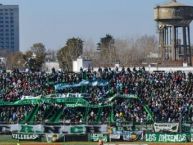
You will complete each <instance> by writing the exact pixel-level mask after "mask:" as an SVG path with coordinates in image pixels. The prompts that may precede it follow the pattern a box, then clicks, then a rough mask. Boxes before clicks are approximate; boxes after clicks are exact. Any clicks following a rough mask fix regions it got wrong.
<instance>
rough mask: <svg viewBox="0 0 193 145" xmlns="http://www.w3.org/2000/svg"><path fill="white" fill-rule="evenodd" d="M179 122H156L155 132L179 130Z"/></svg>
mask: <svg viewBox="0 0 193 145" xmlns="http://www.w3.org/2000/svg"><path fill="white" fill-rule="evenodd" d="M178 128H179V123H154V130H155V132H178Z"/></svg>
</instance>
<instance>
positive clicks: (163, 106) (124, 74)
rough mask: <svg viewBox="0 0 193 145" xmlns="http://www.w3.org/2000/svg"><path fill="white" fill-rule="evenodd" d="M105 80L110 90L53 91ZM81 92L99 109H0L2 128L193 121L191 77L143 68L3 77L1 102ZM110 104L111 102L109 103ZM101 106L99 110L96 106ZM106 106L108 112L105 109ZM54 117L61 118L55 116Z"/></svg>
mask: <svg viewBox="0 0 193 145" xmlns="http://www.w3.org/2000/svg"><path fill="white" fill-rule="evenodd" d="M96 79H97V80H105V81H107V82H108V85H106V86H97V85H96V86H87V87H85V86H83V87H82V86H81V87H73V88H66V89H63V90H59V91H57V90H55V88H54V86H55V85H56V84H62V83H65V84H76V83H79V82H81V81H82V80H89V81H93V80H96ZM66 93H80V94H83V95H82V96H83V99H85V100H86V101H87V102H88V103H89V104H90V105H93V106H95V107H93V108H87V107H77V108H76V107H72V108H71V107H67V106H65V104H56V103H49V104H48V103H47V104H39V105H32V104H31V105H24V106H23V105H20V106H17V105H14V106H0V123H19V122H22V121H24V123H28V122H27V121H26V120H30V118H29V114H30V113H31V112H33V111H34V108H35V107H38V109H37V113H36V115H34V118H31V119H32V121H33V122H34V123H48V122H50V121H53V120H54V117H55V118H57V117H58V120H59V121H60V122H62V123H85V122H86V123H93V122H94V123H97V122H98V123H104V122H113V121H114V122H138V123H145V122H148V121H155V122H180V121H187V122H193V95H192V94H193V74H192V73H184V72H181V71H178V72H148V71H146V70H145V69H144V68H139V69H136V68H133V69H132V70H131V69H129V68H127V69H125V68H122V70H120V71H119V70H118V68H116V69H114V70H112V69H110V68H104V69H102V68H99V69H98V71H93V70H91V69H89V70H87V71H83V70H81V72H80V73H65V72H57V71H55V70H53V71H52V73H46V72H20V71H18V70H14V71H13V72H5V71H2V72H0V102H3V101H6V102H15V101H18V100H21V98H22V97H23V96H34V97H36V96H40V95H41V96H46V95H50V94H66ZM115 94H117V96H118V95H123V94H133V95H136V96H137V98H121V97H117V98H114V99H111V100H110V99H109V98H112V97H113V96H114V95H115ZM109 100H110V101H109ZM96 106H97V107H96ZM103 106H106V107H103ZM54 114H60V115H58V116H57V115H55V116H54V117H53V115H54Z"/></svg>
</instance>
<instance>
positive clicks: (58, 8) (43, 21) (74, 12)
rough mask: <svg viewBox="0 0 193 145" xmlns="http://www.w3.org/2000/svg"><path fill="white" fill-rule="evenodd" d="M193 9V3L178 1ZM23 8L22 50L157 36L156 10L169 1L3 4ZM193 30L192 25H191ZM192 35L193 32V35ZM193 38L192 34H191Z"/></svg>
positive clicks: (26, 0) (11, 0)
mask: <svg viewBox="0 0 193 145" xmlns="http://www.w3.org/2000/svg"><path fill="white" fill-rule="evenodd" d="M179 1H180V2H182V3H185V4H190V5H193V0H179ZM0 2H1V3H2V4H18V5H19V7H20V48H21V50H22V51H25V50H27V49H29V48H30V47H31V46H32V44H33V43H35V42H43V43H44V44H45V46H46V47H47V48H48V49H59V48H61V47H62V46H63V45H64V44H65V42H66V40H67V39H68V38H71V37H80V38H82V39H84V40H87V39H92V40H93V41H94V42H95V43H97V42H98V41H99V39H100V38H101V37H103V36H104V35H105V34H107V33H108V34H112V35H113V36H114V37H115V38H127V37H136V36H140V35H144V34H148V35H156V28H155V26H156V23H155V22H154V20H153V7H154V6H156V4H160V3H163V2H167V0H1V1H0ZM191 29H192V30H193V25H191ZM192 32H193V31H192ZM192 38H193V34H192Z"/></svg>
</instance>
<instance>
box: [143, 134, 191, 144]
mask: <svg viewBox="0 0 193 145" xmlns="http://www.w3.org/2000/svg"><path fill="white" fill-rule="evenodd" d="M188 136H189V134H185V133H181V134H180V133H178V134H161V133H146V134H145V141H147V142H176V143H177V142H187V140H188Z"/></svg>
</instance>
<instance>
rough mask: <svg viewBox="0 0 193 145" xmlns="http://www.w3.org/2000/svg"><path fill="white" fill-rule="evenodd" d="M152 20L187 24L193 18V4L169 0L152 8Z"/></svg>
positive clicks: (163, 22)
mask: <svg viewBox="0 0 193 145" xmlns="http://www.w3.org/2000/svg"><path fill="white" fill-rule="evenodd" d="M154 20H155V21H158V22H160V23H162V24H168V25H173V26H184V25H189V24H190V23H191V21H192V20H193V6H188V5H184V4H182V3H179V2H177V1H176V0H171V1H170V2H168V3H166V4H162V5H158V6H156V7H155V8H154Z"/></svg>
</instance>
